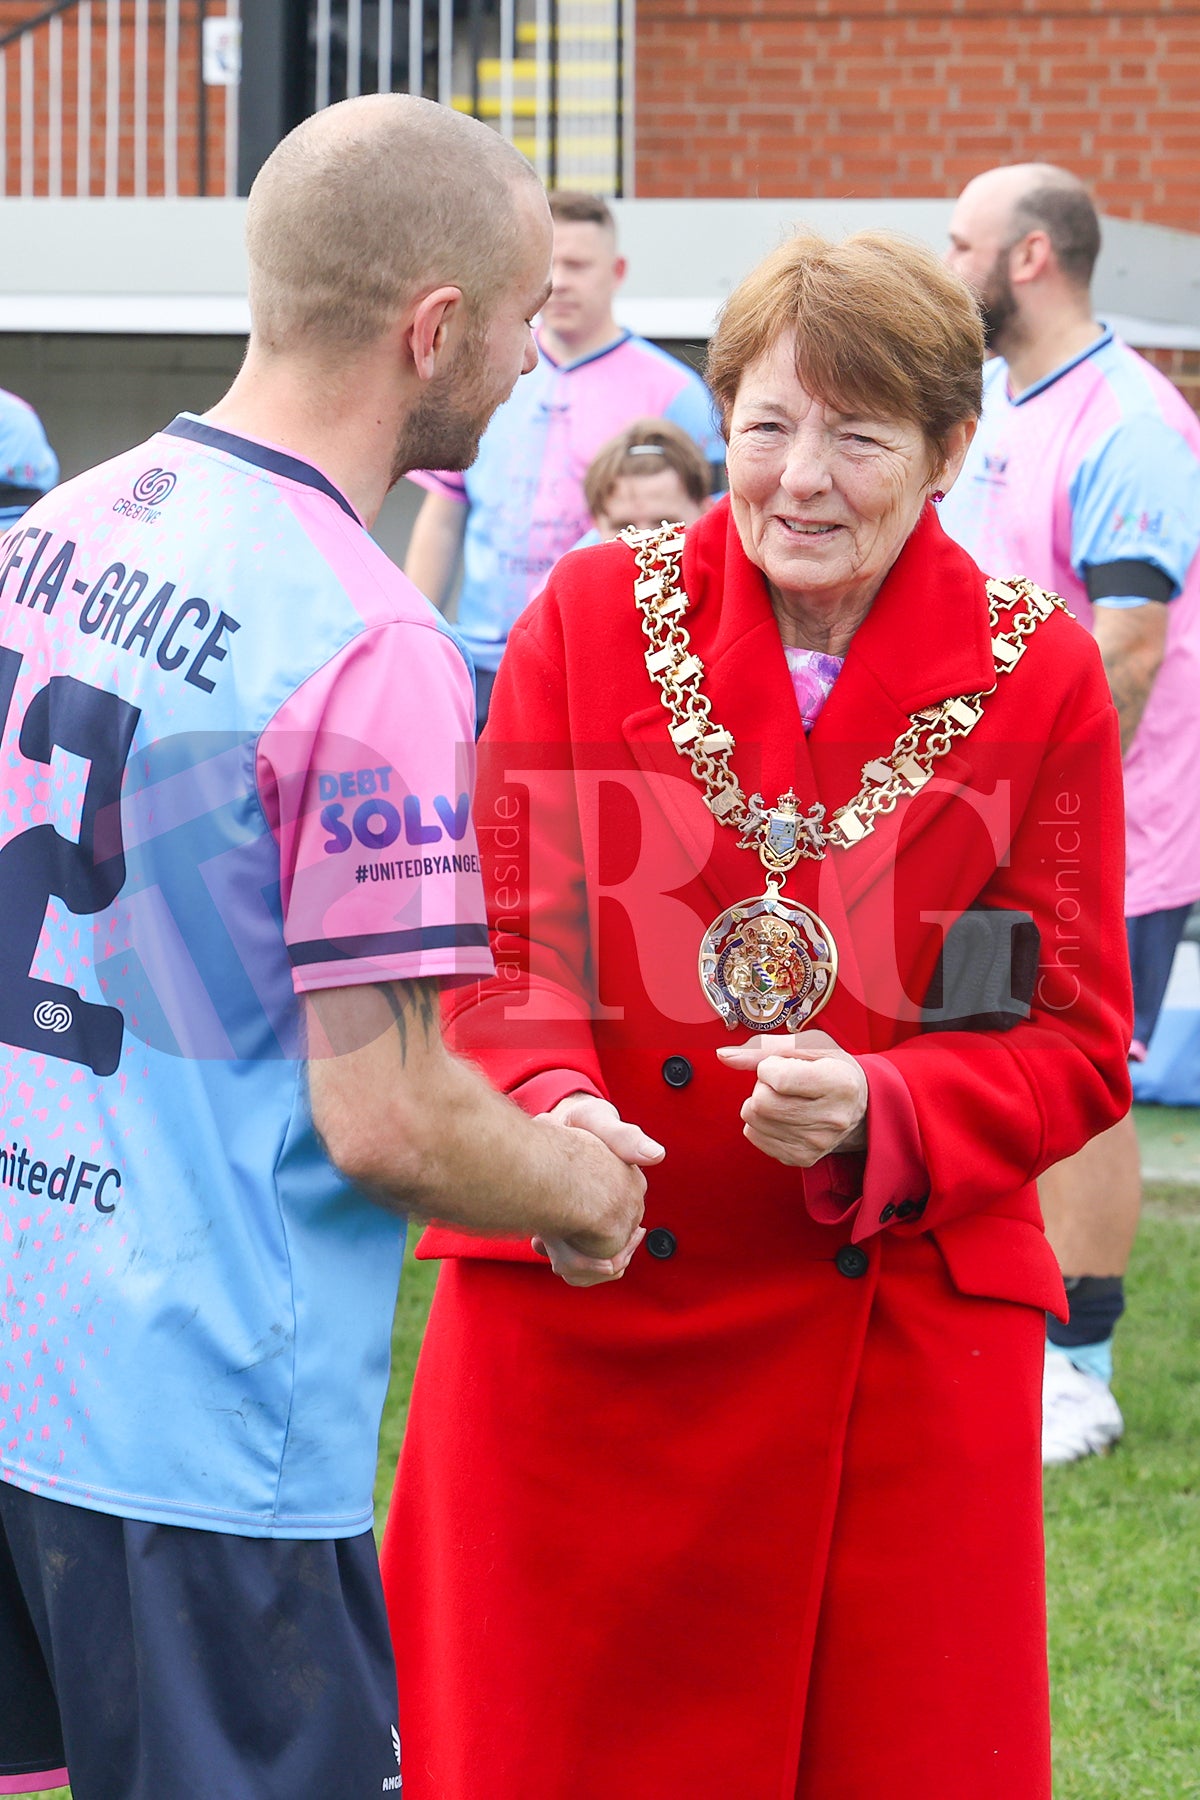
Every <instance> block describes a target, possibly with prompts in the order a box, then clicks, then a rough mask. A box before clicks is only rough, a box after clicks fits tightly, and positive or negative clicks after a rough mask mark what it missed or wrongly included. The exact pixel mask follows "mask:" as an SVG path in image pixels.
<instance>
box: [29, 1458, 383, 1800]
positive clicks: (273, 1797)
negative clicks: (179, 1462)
mask: <svg viewBox="0 0 1200 1800" xmlns="http://www.w3.org/2000/svg"><path fill="white" fill-rule="evenodd" d="M64 1770H69V1772H70V1774H69V1779H70V1782H71V1785H72V1791H73V1795H74V1800H378V1797H379V1796H380V1795H381V1794H385V1795H386V1794H398V1793H400V1792H401V1791H402V1790H401V1778H400V1738H399V1731H398V1717H397V1708H396V1674H395V1667H394V1665H393V1662H392V1650H391V1642H390V1640H389V1637H388V1628H387V1615H386V1613H385V1610H384V1603H383V1589H382V1585H381V1583H380V1579H379V1565H378V1561H377V1559H376V1555H375V1543H374V1539H373V1537H372V1535H371V1533H370V1532H364V1533H363V1534H362V1536H360V1537H353V1538H333V1539H320V1540H315V1541H307V1540H305V1541H297V1540H295V1539H290V1538H247V1537H234V1536H232V1535H229V1534H226V1533H223V1532H215V1531H198V1530H194V1529H193V1528H192V1527H190V1526H183V1525H147V1524H144V1523H143V1522H141V1521H140V1520H135V1519H120V1518H115V1517H113V1516H112V1515H111V1514H108V1513H99V1512H91V1511H89V1510H88V1509H86V1508H84V1507H79V1506H72V1505H70V1504H68V1503H67V1502H65V1501H62V1500H48V1499H45V1498H44V1497H42V1496H38V1495H33V1494H26V1493H24V1492H22V1491H21V1490H20V1489H18V1488H15V1487H13V1486H12V1485H11V1484H10V1483H8V1482H0V1794H9V1793H30V1792H37V1791H39V1790H40V1789H42V1788H46V1787H56V1786H59V1785H60V1784H62V1783H64V1782H65V1781H66V1780H67V1779H68V1776H67V1774H66V1773H65V1772H64Z"/></svg>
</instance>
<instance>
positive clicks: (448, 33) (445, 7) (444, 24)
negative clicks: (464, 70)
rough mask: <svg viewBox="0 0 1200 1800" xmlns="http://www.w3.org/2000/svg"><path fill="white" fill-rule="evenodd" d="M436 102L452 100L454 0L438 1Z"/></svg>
mask: <svg viewBox="0 0 1200 1800" xmlns="http://www.w3.org/2000/svg"><path fill="white" fill-rule="evenodd" d="M437 97H438V100H439V102H440V104H441V105H442V106H449V104H450V102H451V100H452V99H453V98H454V0H438V94H437Z"/></svg>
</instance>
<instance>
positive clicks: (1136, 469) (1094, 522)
mask: <svg viewBox="0 0 1200 1800" xmlns="http://www.w3.org/2000/svg"><path fill="white" fill-rule="evenodd" d="M940 512H941V520H942V524H943V525H944V526H945V528H946V530H947V531H948V532H949V533H950V535H951V536H952V537H955V538H957V539H958V540H959V542H960V543H962V544H963V545H965V547H966V548H967V549H968V550H969V551H970V552H971V555H972V556H973V557H974V558H975V560H976V562H977V563H979V565H980V567H981V568H983V569H986V570H987V572H988V573H989V574H992V575H999V576H1004V575H1025V576H1029V577H1031V578H1032V579H1033V580H1035V581H1038V582H1040V583H1041V584H1042V585H1043V586H1045V587H1048V588H1051V589H1053V590H1054V591H1055V592H1056V593H1059V594H1061V595H1062V597H1063V599H1064V600H1066V602H1067V604H1068V605H1069V606H1070V608H1071V610H1072V612H1074V613H1075V615H1076V617H1077V618H1079V619H1080V620H1081V621H1082V623H1083V624H1085V625H1088V626H1089V627H1090V625H1091V623H1092V617H1093V612H1092V609H1093V606H1094V605H1099V606H1120V605H1123V604H1128V605H1141V604H1144V603H1146V601H1147V599H1149V600H1151V601H1159V602H1165V603H1166V604H1167V606H1168V624H1167V640H1166V651H1165V654H1164V657H1163V661H1162V665H1161V667H1160V669H1159V671H1158V675H1157V677H1156V678H1155V681H1154V685H1153V688H1152V689H1151V692H1150V697H1149V699H1148V701H1147V702H1146V709H1145V711H1144V713H1143V714H1142V718H1141V721H1140V723H1139V725H1138V728H1137V733H1136V735H1135V737H1134V739H1133V743H1132V745H1131V746H1130V748H1129V750H1128V752H1127V754H1126V757H1125V808H1126V832H1127V869H1126V895H1125V911H1126V914H1127V916H1129V917H1131V918H1134V917H1141V916H1143V915H1146V914H1150V913H1159V912H1166V911H1169V910H1172V909H1175V908H1178V907H1182V906H1186V905H1187V904H1188V903H1189V902H1191V901H1194V900H1195V899H1197V898H1198V897H1200V807H1198V806H1197V805H1196V802H1195V795H1194V789H1195V780H1196V767H1197V762H1198V760H1200V709H1198V707H1197V696H1198V695H1200V558H1198V557H1197V554H1196V552H1197V549H1198V548H1200V420H1198V419H1197V417H1196V415H1195V413H1194V412H1193V411H1192V409H1191V407H1190V406H1189V405H1188V404H1187V402H1186V401H1185V400H1184V398H1183V396H1182V395H1181V394H1180V393H1179V391H1178V389H1177V388H1175V387H1173V386H1172V384H1171V383H1170V382H1169V381H1168V380H1167V379H1166V377H1165V376H1164V375H1161V374H1159V372H1158V370H1157V369H1155V368H1153V367H1152V366H1151V364H1150V363H1148V362H1147V361H1146V360H1145V358H1144V357H1141V356H1138V355H1137V353H1136V352H1135V351H1133V350H1131V349H1130V348H1129V346H1128V345H1127V344H1124V343H1122V342H1121V340H1120V339H1119V338H1116V337H1114V336H1113V333H1112V332H1111V331H1108V330H1105V331H1103V332H1102V333H1101V335H1099V336H1098V337H1097V339H1096V341H1095V342H1094V343H1092V344H1091V345H1089V346H1088V348H1087V349H1086V350H1084V351H1083V352H1082V354H1081V355H1079V356H1076V357H1074V358H1072V359H1071V360H1070V361H1069V362H1068V363H1066V364H1065V365H1064V366H1063V367H1061V368H1058V369H1055V370H1053V371H1052V372H1051V373H1050V374H1048V375H1047V376H1046V377H1045V378H1044V379H1043V380H1041V381H1038V382H1036V383H1035V384H1034V385H1033V386H1032V387H1030V388H1027V389H1026V391H1025V392H1024V393H1022V394H1020V395H1018V396H1017V397H1016V398H1014V397H1013V395H1012V394H1011V392H1010V390H1009V383H1008V365H1007V363H1006V362H1005V361H1004V360H1003V359H1002V358H1000V357H997V358H995V359H994V360H993V361H992V362H990V363H989V364H988V365H987V367H986V369H985V372H984V405H983V418H982V420H981V422H980V426H979V430H978V433H977V434H976V437H975V441H974V443H973V444H972V446H971V448H970V450H969V452H968V453H967V460H966V463H965V464H964V466H963V471H962V473H961V475H960V476H959V478H958V481H957V483H956V484H955V486H954V488H953V490H952V491H951V492H950V493H949V494H947V496H946V498H945V500H944V501H943V502H942V505H941V508H940ZM1135 564H1136V565H1140V569H1139V570H1137V571H1132V570H1131V569H1130V565H1135ZM1147 569H1148V570H1149V573H1150V579H1151V581H1152V582H1153V580H1154V577H1155V575H1157V583H1156V586H1155V592H1154V594H1153V595H1149V596H1148V595H1147V594H1146V592H1145V587H1146V575H1145V571H1146V570H1147ZM1122 570H1125V572H1126V574H1125V579H1126V581H1128V580H1130V579H1133V578H1136V580H1137V583H1138V585H1136V586H1135V587H1134V588H1133V589H1132V591H1123V588H1122ZM1097 572H1102V573H1101V574H1100V578H1099V580H1098V579H1097Z"/></svg>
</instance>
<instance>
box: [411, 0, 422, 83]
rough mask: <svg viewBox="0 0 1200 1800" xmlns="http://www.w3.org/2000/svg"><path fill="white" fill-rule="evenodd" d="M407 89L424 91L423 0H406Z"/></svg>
mask: <svg viewBox="0 0 1200 1800" xmlns="http://www.w3.org/2000/svg"><path fill="white" fill-rule="evenodd" d="M408 91H409V93H410V94H422V93H424V91H425V0H408Z"/></svg>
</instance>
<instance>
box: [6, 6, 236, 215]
mask: <svg viewBox="0 0 1200 1800" xmlns="http://www.w3.org/2000/svg"><path fill="white" fill-rule="evenodd" d="M45 10H46V5H45V0H0V37H3V36H4V35H5V34H6V33H7V32H9V31H11V30H12V29H13V28H14V27H15V26H17V25H19V24H22V23H24V22H25V21H26V20H28V19H32V18H36V17H37V16H38V15H39V14H41V13H43V12H44V11H45ZM222 10H223V9H222V7H221V6H220V5H219V4H215V3H214V0H209V4H208V12H209V14H210V16H211V15H213V14H217V13H220V12H221V11H222ZM165 12H166V8H165V7H164V5H163V4H162V3H161V0H150V5H149V7H148V8H147V21H148V27H149V29H148V32H147V37H146V61H145V92H146V129H145V132H144V133H143V138H142V141H143V145H144V155H145V171H146V189H145V191H146V192H147V193H150V194H161V193H163V191H164V176H165V158H164V151H165V148H166V137H165V130H164V94H165V89H164V81H165V46H166V39H165V29H164V25H165ZM199 14H200V9H199V5H198V0H182V3H181V4H180V6H179V60H178V67H179V75H178V90H177V98H176V118H177V129H176V145H177V152H176V153H177V159H178V175H177V184H178V186H177V191H178V192H179V193H180V194H183V195H191V194H196V193H199V192H200V191H201V186H200V169H199V160H198V146H199V136H200V133H199V121H200V111H201V106H202V105H203V106H204V108H205V110H206V119H205V135H206V154H205V165H206V169H205V173H206V184H205V188H204V191H206V192H208V193H210V194H220V193H223V192H224V189H225V144H224V132H225V96H226V94H227V93H232V92H235V90H232V89H226V88H220V87H207V88H204V89H203V90H201V88H200V79H199V71H200V25H199ZM108 16H109V14H108V6H107V3H105V4H99V3H98V0H94V3H93V5H92V7H91V13H90V25H91V30H90V38H89V39H88V40H86V41H85V40H82V39H81V35H80V15H79V12H78V9H76V8H70V9H68V10H67V11H65V12H64V13H63V15H62V18H61V22H60V30H59V45H60V49H59V52H58V54H59V59H60V64H59V66H60V70H61V74H60V77H59V88H58V92H59V96H60V97H59V100H58V102H57V104H58V106H59V107H60V109H61V112H60V116H61V121H62V127H61V131H60V132H59V133H58V142H59V146H60V148H59V155H60V160H61V191H62V192H63V193H64V194H66V195H74V194H75V193H77V192H79V193H89V194H103V193H104V192H105V178H106V157H107V153H108V152H107V147H108V141H109V134H108V112H107V104H106V99H107V76H108V51H109V39H108V33H107V21H108ZM118 17H119V32H118V33H117V34H115V40H114V41H115V44H116V48H117V49H118V50H119V58H118V70H119V90H118V94H119V97H118V104H117V106H116V108H115V109H114V115H113V116H114V119H115V121H116V138H115V145H116V148H115V180H116V191H117V193H119V194H133V193H134V192H135V191H136V178H135V171H136V164H137V156H136V144H135V135H136V114H135V36H134V26H135V7H134V4H133V0H121V5H120V8H119V14H118ZM85 42H86V52H87V54H86V57H85V59H84V67H85V69H86V71H87V72H88V75H89V77H90V90H91V91H90V108H89V109H88V111H87V112H86V113H85V116H84V127H83V128H84V130H85V132H86V134H87V136H86V144H87V151H88V158H87V161H88V170H87V176H86V185H85V186H83V187H81V188H80V187H77V168H78V158H77V151H78V147H79V119H80V113H79V85H78V77H79V70H80V60H81V46H82V45H83V44H84V43H85ZM24 43H25V44H26V45H27V46H28V48H25V49H24V50H23V46H22V42H21V41H20V40H19V41H18V42H16V43H13V44H10V45H9V47H8V49H7V50H5V51H3V52H0V59H2V62H3V81H4V101H5V104H4V126H3V131H2V133H0V149H2V150H3V156H4V169H3V179H2V180H0V194H21V193H22V192H24V191H26V186H25V184H26V181H27V179H29V178H31V182H32V187H31V191H32V193H33V194H34V195H39V196H40V195H45V194H47V193H48V192H49V191H50V189H49V180H50V144H51V131H50V123H51V109H52V107H53V106H54V105H55V88H54V79H53V73H52V64H51V56H52V41H51V34H50V30H49V27H48V25H40V26H39V27H38V28H37V30H36V31H34V32H32V33H30V34H29V35H28V37H27V38H26V39H25V40H24ZM30 96H31V97H32V112H30V111H27V110H26V102H27V100H28V99H29V97H30Z"/></svg>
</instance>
